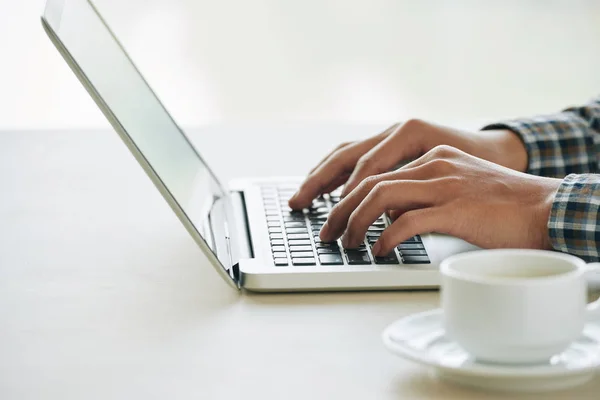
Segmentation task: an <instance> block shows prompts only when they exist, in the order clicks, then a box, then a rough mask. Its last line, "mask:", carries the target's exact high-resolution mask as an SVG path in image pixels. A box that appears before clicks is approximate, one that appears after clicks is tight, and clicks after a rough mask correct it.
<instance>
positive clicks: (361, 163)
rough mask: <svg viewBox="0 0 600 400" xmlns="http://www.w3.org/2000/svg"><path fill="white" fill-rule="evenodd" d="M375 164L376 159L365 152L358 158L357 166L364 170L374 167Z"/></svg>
mask: <svg viewBox="0 0 600 400" xmlns="http://www.w3.org/2000/svg"><path fill="white" fill-rule="evenodd" d="M375 164H376V160H375V159H374V158H373V157H371V156H370V155H367V154H365V155H363V156H362V157H360V158H359V159H358V162H357V163H356V166H357V168H359V169H361V170H363V171H370V170H373V169H374V167H375Z"/></svg>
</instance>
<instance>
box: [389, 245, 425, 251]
mask: <svg viewBox="0 0 600 400" xmlns="http://www.w3.org/2000/svg"><path fill="white" fill-rule="evenodd" d="M396 248H397V249H398V250H400V251H401V252H402V251H403V250H421V249H424V248H425V247H424V246H423V245H422V244H421V243H400V244H399V245H398V247H396Z"/></svg>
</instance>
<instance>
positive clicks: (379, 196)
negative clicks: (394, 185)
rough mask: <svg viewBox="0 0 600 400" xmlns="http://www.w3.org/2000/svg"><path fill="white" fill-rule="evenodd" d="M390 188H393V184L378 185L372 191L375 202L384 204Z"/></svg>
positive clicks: (380, 183)
mask: <svg viewBox="0 0 600 400" xmlns="http://www.w3.org/2000/svg"><path fill="white" fill-rule="evenodd" d="M390 187H391V182H387V181H383V182H379V183H377V184H376V185H375V186H374V187H373V190H372V191H371V193H372V196H373V200H375V201H376V202H378V203H379V202H382V201H383V200H384V199H385V197H386V194H387V192H388V190H389V189H390Z"/></svg>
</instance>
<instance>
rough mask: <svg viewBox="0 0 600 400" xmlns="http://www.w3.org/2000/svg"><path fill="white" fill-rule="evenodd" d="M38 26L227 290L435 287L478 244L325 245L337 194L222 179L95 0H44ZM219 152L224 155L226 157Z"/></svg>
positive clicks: (376, 228) (434, 238)
mask: <svg viewBox="0 0 600 400" xmlns="http://www.w3.org/2000/svg"><path fill="white" fill-rule="evenodd" d="M42 24H43V26H44V28H45V31H46V32H47V34H48V36H49V38H50V39H51V41H52V42H53V43H54V45H55V46H56V48H57V49H58V51H59V52H60V54H61V55H62V56H63V58H64V59H65V61H66V62H67V64H68V65H69V66H70V67H71V69H72V70H73V72H74V73H75V75H76V76H77V77H78V78H79V80H80V81H81V83H82V85H83V86H84V87H85V88H86V89H87V91H88V93H89V94H90V96H91V97H92V98H93V99H94V101H95V102H96V104H97V105H98V107H99V108H100V109H101V110H102V112H103V113H104V115H105V116H106V118H107V119H108V121H109V122H110V123H111V125H112V126H113V128H114V130H115V131H116V132H117V133H118V134H119V136H120V137H121V139H122V140H123V142H124V143H125V145H126V146H127V147H128V148H129V150H130V151H131V153H132V154H133V156H134V157H135V158H136V160H137V161H138V163H139V164H140V165H141V166H142V168H143V169H144V171H145V172H146V173H147V175H148V176H149V177H150V179H151V180H152V182H153V183H154V185H155V186H156V188H157V189H158V190H159V192H160V193H161V194H162V196H163V197H164V199H165V200H166V201H167V203H168V204H169V206H170V207H171V208H172V210H173V212H175V214H176V215H177V217H178V218H179V220H180V221H181V222H182V224H183V225H184V227H185V228H186V229H187V231H188V232H189V234H190V235H191V236H192V238H193V239H194V241H195V242H196V243H197V245H198V247H200V249H201V250H202V251H203V252H204V254H205V255H206V257H207V259H208V261H209V262H210V264H212V266H213V267H214V268H215V270H216V271H217V273H219V274H220V275H221V276H222V278H223V279H224V280H225V282H227V283H228V284H229V285H230V286H231V287H233V288H236V289H241V288H245V289H247V290H252V291H265V292H267V291H324V290H382V289H409V288H411V289H414V288H437V287H438V286H439V284H440V276H439V273H438V266H439V263H440V261H441V260H443V259H444V258H446V257H448V256H450V255H452V254H457V253H460V252H464V251H469V250H473V249H476V247H475V246H472V245H470V244H468V243H466V242H464V241H462V240H459V239H457V238H453V237H449V236H444V235H437V234H423V235H420V236H415V237H413V238H411V239H409V240H407V241H406V242H404V243H400V244H399V245H398V247H397V248H396V249H395V250H394V251H393V252H392V253H390V254H389V255H387V256H385V257H373V255H372V253H371V246H372V245H373V243H374V242H375V241H376V240H377V237H378V236H379V235H380V234H381V232H382V231H383V230H384V229H385V227H386V226H387V225H388V224H389V220H388V219H387V217H386V216H385V215H384V216H381V217H380V218H379V219H378V220H377V221H376V222H375V223H374V224H373V225H372V226H371V227H370V229H369V231H368V233H367V235H366V237H365V240H364V243H363V244H362V245H361V246H360V247H359V248H357V249H344V248H342V245H341V243H340V241H337V242H333V243H324V242H322V241H321V240H320V239H319V230H320V228H321V226H322V225H323V223H324V222H325V220H326V219H327V215H328V213H329V210H330V209H331V208H332V207H333V206H334V205H335V204H336V203H337V202H339V201H340V197H339V193H338V192H333V193H331V194H325V195H323V196H321V197H319V198H318V199H315V201H314V202H313V204H312V206H311V207H310V208H309V209H305V210H302V211H293V210H291V209H290V208H289V207H288V206H287V200H288V199H289V197H290V196H291V195H292V194H293V193H294V192H295V190H296V188H297V187H298V185H299V184H300V183H301V181H302V178H292V177H271V178H264V179H237V180H235V181H232V182H228V183H227V184H225V183H223V182H221V181H220V180H219V179H218V177H217V176H216V175H215V174H214V173H213V171H212V170H211V168H210V166H209V165H208V164H207V163H206V162H205V161H204V160H203V159H202V157H201V156H200V154H199V152H198V151H197V149H196V148H195V147H194V146H193V144H192V143H191V141H190V140H189V139H188V138H187V137H186V135H185V134H184V132H183V131H182V130H181V129H180V127H179V126H178V125H177V123H176V122H175V121H174V119H173V118H172V117H171V115H170V114H169V113H168V112H167V110H166V109H165V107H164V106H163V105H162V103H161V102H160V100H159V99H158V97H157V96H156V95H155V93H154V92H153V90H152V88H151V87H150V86H149V85H148V83H147V82H146V81H145V79H144V78H143V77H142V75H141V74H140V72H139V71H138V69H137V68H136V66H135V65H134V63H133V61H132V60H131V58H130V57H129V56H128V54H127V53H126V51H125V49H124V48H123V46H122V45H121V44H120V42H119V40H118V39H117V38H116V37H115V35H114V34H113V32H112V31H111V30H110V28H109V26H108V25H107V23H106V21H105V20H104V19H103V17H102V15H101V14H100V13H99V11H98V9H97V8H96V7H95V5H94V4H93V2H92V1H89V0H47V3H46V7H45V10H44V14H43V16H42ZM226 151H227V150H226V149H223V154H226Z"/></svg>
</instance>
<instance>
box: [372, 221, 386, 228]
mask: <svg viewBox="0 0 600 400" xmlns="http://www.w3.org/2000/svg"><path fill="white" fill-rule="evenodd" d="M371 227H373V228H385V223H383V222H375V223H373V224H372V225H371ZM369 229H370V228H369Z"/></svg>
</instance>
